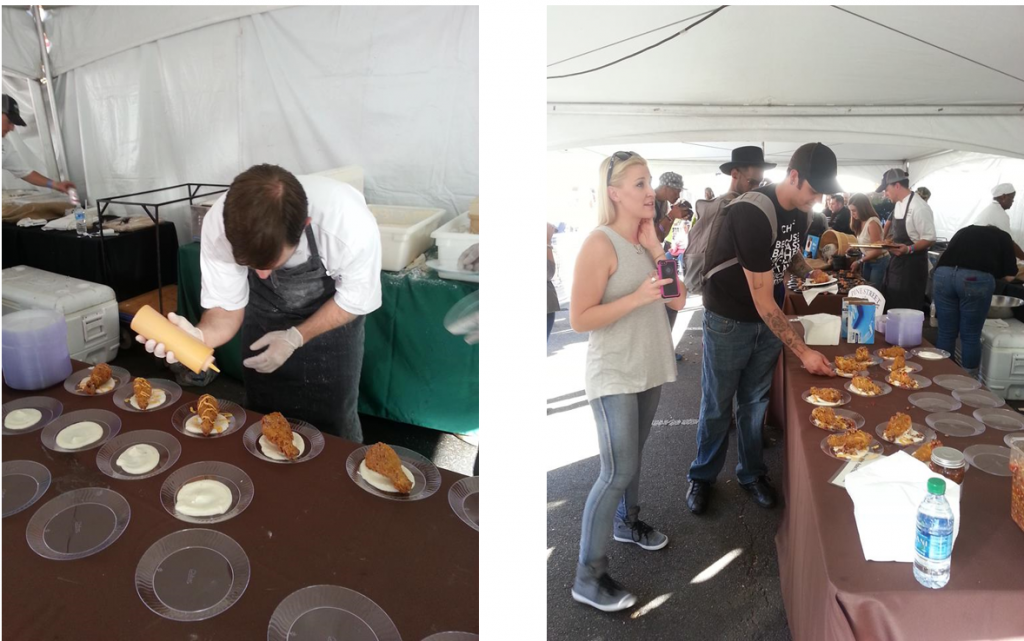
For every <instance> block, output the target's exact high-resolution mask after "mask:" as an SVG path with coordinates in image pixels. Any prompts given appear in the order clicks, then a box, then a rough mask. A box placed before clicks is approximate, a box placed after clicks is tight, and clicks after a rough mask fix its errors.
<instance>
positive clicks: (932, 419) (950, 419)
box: [924, 412, 985, 438]
mask: <svg viewBox="0 0 1024 641" xmlns="http://www.w3.org/2000/svg"><path fill="white" fill-rule="evenodd" d="M924 422H925V423H927V424H928V426H929V427H931V428H932V429H934V430H935V431H936V432H942V433H943V434H945V435H946V436H952V437H954V438H969V437H971V436H977V435H979V434H982V433H984V432H985V426H984V425H983V424H982V423H981V422H980V421H978V420H976V419H974V418H971V417H970V416H965V415H963V414H956V413H953V412H939V413H936V414H929V415H928V416H926V417H925V419H924Z"/></svg>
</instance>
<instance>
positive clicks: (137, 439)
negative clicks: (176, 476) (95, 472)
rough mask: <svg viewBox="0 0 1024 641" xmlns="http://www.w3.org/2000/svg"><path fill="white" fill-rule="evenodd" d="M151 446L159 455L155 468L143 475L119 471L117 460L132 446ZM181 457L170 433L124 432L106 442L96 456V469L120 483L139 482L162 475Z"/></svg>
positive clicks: (179, 450) (177, 444)
mask: <svg viewBox="0 0 1024 641" xmlns="http://www.w3.org/2000/svg"><path fill="white" fill-rule="evenodd" d="M140 444H145V445H152V446H153V447H154V448H156V451H157V452H159V454H160V462H159V463H157V465H156V467H155V468H153V469H152V470H150V471H149V472H146V473H144V474H131V473H129V472H126V471H124V470H123V469H121V466H120V465H118V464H117V459H118V458H119V457H120V456H121V454H122V453H124V451H125V450H127V449H128V448H129V447H132V446H133V445H140ZM179 456H181V444H180V443H178V439H176V438H174V437H173V436H172V435H171V434H170V433H168V432H164V431H162V430H135V431H134V432H126V433H125V434H122V435H120V436H118V437H117V438H115V439H112V440H110V441H107V442H106V443H105V444H104V445H103V447H101V448H100V451H99V452H98V453H97V454H96V467H98V468H100V472H103V473H104V474H106V475H107V476H109V477H111V478H115V479H121V480H122V481H140V480H142V479H148V478H150V477H152V476H157V475H159V474H163V473H164V472H165V471H166V470H168V469H170V468H171V467H172V466H173V465H174V464H175V463H177V462H178V457H179Z"/></svg>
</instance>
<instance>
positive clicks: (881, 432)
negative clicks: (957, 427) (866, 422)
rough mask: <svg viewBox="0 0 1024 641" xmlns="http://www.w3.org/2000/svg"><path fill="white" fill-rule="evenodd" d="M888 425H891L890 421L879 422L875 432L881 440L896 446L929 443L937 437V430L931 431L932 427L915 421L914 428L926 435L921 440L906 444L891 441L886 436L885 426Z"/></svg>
mask: <svg viewBox="0 0 1024 641" xmlns="http://www.w3.org/2000/svg"><path fill="white" fill-rule="evenodd" d="M888 425H889V423H888V422H886V423H879V424H878V425H876V426H875V434H877V435H878V438H879V440H881V441H882V442H883V443H888V444H889V445H895V446H896V447H914V446H917V445H921V444H922V443H927V442H928V441H932V440H934V439H935V432H933V431H931V430H930V429H928V428H927V427H925V426H924V425H921V424H919V423H913V424H912V425H913V429H914V430H916V431H917V432H918V433H920V434H922V435H923V436H924V438H922V439H921V440H920V441H914V442H913V443H907V444H906V445H900V444H899V443H896V442H895V441H890V440H887V439H886V438H885V428H886V427H887V426H888Z"/></svg>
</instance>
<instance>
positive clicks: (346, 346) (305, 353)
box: [242, 226, 366, 443]
mask: <svg viewBox="0 0 1024 641" xmlns="http://www.w3.org/2000/svg"><path fill="white" fill-rule="evenodd" d="M305 234H306V241H307V243H308V244H309V254H310V256H309V259H308V260H307V261H306V262H305V263H303V264H301V265H299V266H297V267H292V268H288V269H278V270H275V271H273V272H271V275H270V276H269V277H268V278H266V279H261V278H260V277H259V276H257V275H256V272H255V271H254V270H252V269H250V270H249V303H248V305H247V306H246V308H245V321H244V322H243V324H242V358H243V359H246V358H250V357H251V356H254V355H255V354H256V352H253V351H252V350H251V349H249V346H250V345H252V344H253V343H255V342H256V341H257V340H259V339H260V338H262V337H263V336H264V335H265V334H266V333H267V332H274V331H282V330H287V329H288V328H290V327H294V326H296V325H298V324H300V323H302V322H303V321H305V320H306V319H308V318H309V317H310V316H312V315H313V314H314V313H316V311H317V310H318V309H320V307H321V306H323V304H324V303H326V302H327V301H329V300H331V299H332V298H333V297H334V293H335V291H336V285H335V281H334V279H333V278H331V277H330V276H328V275H327V270H326V269H325V268H324V265H323V262H321V260H320V252H319V250H318V249H317V246H316V240H315V239H314V238H313V232H312V230H311V229H310V228H309V226H307V227H306V231H305ZM365 321H366V319H365V317H363V316H359V317H357V318H356V319H355V320H353V321H352V322H350V323H348V324H346V325H343V326H341V327H338V328H335V329H333V330H331V331H329V332H325V333H323V334H321V335H320V336H317V337H316V338H314V339H313V340H311V341H309V342H307V343H306V344H305V345H303V346H302V347H300V348H299V349H297V350H295V353H294V354H292V356H291V358H289V359H288V360H287V361H285V363H284V365H282V366H281V367H280V368H278V369H277V370H276V371H274V372H271V373H269V374H260V373H259V372H257V371H256V370H254V369H250V368H248V367H245V368H243V378H244V381H245V393H246V397H247V400H248V406H249V407H251V408H252V409H253V410H255V411H257V412H260V413H262V414H268V413H270V412H281V413H282V414H284V415H285V416H287V417H289V418H297V419H301V420H304V421H306V422H308V423H311V424H312V425H313V426H314V427H316V428H317V429H319V430H321V431H323V432H327V433H329V434H334V435H335V436H340V437H342V438H345V439H348V440H350V441H355V442H357V443H359V442H362V440H363V431H362V427H361V426H360V424H359V415H358V414H357V413H356V407H357V404H358V400H359V374H360V370H361V369H362V365H363V337H364V327H365Z"/></svg>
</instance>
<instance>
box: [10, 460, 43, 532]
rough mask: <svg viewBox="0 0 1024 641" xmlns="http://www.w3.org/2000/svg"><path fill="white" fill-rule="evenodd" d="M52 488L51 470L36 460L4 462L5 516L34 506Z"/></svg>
mask: <svg viewBox="0 0 1024 641" xmlns="http://www.w3.org/2000/svg"><path fill="white" fill-rule="evenodd" d="M49 488H50V470H48V469H46V466H44V465H40V464H39V463H36V462H35V461H5V462H4V464H3V511H4V515H3V518H5V519H6V518H7V517H8V516H12V515H14V514H17V513H18V512H21V511H23V510H25V509H27V508H30V507H32V506H33V505H34V504H35V502H36V501H38V500H39V499H41V498H42V497H43V495H44V494H46V490H48V489H49Z"/></svg>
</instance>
